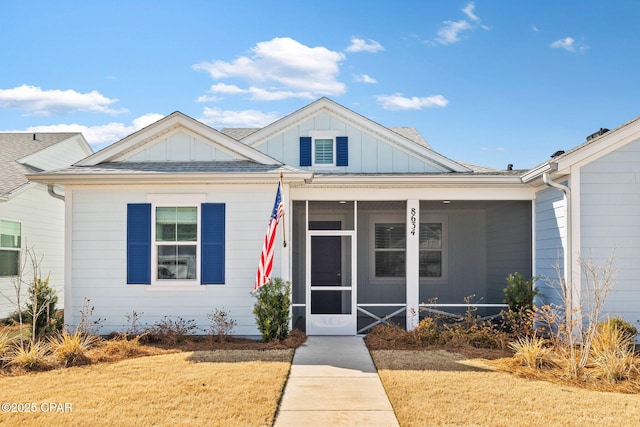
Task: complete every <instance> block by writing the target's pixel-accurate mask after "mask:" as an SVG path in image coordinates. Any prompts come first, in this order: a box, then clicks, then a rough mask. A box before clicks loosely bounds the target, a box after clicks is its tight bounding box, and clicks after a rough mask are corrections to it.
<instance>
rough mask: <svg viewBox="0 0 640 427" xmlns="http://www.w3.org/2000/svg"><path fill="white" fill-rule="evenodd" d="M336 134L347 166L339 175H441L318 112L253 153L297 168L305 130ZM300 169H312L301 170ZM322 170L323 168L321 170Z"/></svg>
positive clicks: (437, 169)
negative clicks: (343, 140)
mask: <svg viewBox="0 0 640 427" xmlns="http://www.w3.org/2000/svg"><path fill="white" fill-rule="evenodd" d="M310 130H314V131H318V130H326V131H338V135H339V136H348V137H349V166H341V167H336V168H335V170H334V171H335V172H339V173H392V172H397V173H412V172H414V173H419V172H442V168H441V167H438V166H436V165H434V164H432V163H430V162H429V161H428V160H427V159H425V158H423V157H420V156H418V155H416V154H415V153H411V152H409V151H407V150H405V149H402V148H400V147H399V146H397V145H395V144H393V143H392V142H391V141H389V140H386V139H383V138H382V137H381V136H379V135H375V134H373V133H368V132H365V131H364V130H362V129H361V128H359V127H356V126H353V125H352V124H351V123H348V122H346V121H345V120H344V119H342V118H340V117H337V116H335V115H333V114H330V113H327V112H321V113H318V114H316V115H314V116H312V117H310V118H308V119H307V120H304V121H302V122H299V123H298V124H297V125H296V126H293V127H291V128H289V129H287V130H286V131H284V132H283V133H280V134H276V135H273V136H272V137H270V138H268V139H266V140H265V141H264V142H261V143H260V144H259V145H256V146H255V147H254V148H256V149H257V150H259V151H261V152H263V153H265V154H267V155H269V156H271V157H273V158H275V159H278V160H280V161H281V162H283V163H285V164H288V165H292V166H296V167H298V166H299V165H300V137H301V136H309V131H310ZM302 169H313V168H305V167H303V168H302ZM325 169H326V168H325Z"/></svg>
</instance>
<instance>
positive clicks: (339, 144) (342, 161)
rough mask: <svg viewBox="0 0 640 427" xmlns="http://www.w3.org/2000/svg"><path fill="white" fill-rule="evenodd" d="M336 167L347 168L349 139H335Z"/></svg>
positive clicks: (345, 137) (343, 137)
mask: <svg viewBox="0 0 640 427" xmlns="http://www.w3.org/2000/svg"><path fill="white" fill-rule="evenodd" d="M336 166H349V137H347V136H338V137H336Z"/></svg>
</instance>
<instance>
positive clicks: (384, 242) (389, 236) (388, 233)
mask: <svg viewBox="0 0 640 427" xmlns="http://www.w3.org/2000/svg"><path fill="white" fill-rule="evenodd" d="M406 238H407V237H406V231H405V225H404V224H400V223H377V224H376V225H375V263H376V277H404V276H405V275H406V274H405V253H406Z"/></svg>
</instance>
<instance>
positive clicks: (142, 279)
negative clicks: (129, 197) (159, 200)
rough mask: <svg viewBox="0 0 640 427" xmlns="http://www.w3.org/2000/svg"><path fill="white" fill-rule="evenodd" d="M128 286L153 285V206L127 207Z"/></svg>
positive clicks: (130, 205)
mask: <svg viewBox="0 0 640 427" xmlns="http://www.w3.org/2000/svg"><path fill="white" fill-rule="evenodd" d="M127 284H129V285H150V284H151V204H149V203H135V204H129V205H127Z"/></svg>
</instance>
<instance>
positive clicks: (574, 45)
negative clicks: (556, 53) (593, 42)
mask: <svg viewBox="0 0 640 427" xmlns="http://www.w3.org/2000/svg"><path fill="white" fill-rule="evenodd" d="M551 48H552V49H564V50H566V51H568V52H578V53H584V52H586V51H587V50H589V46H588V45H586V44H585V43H583V42H578V41H576V40H575V39H574V38H573V37H565V38H563V39H560V40H556V41H554V42H553V43H551Z"/></svg>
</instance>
